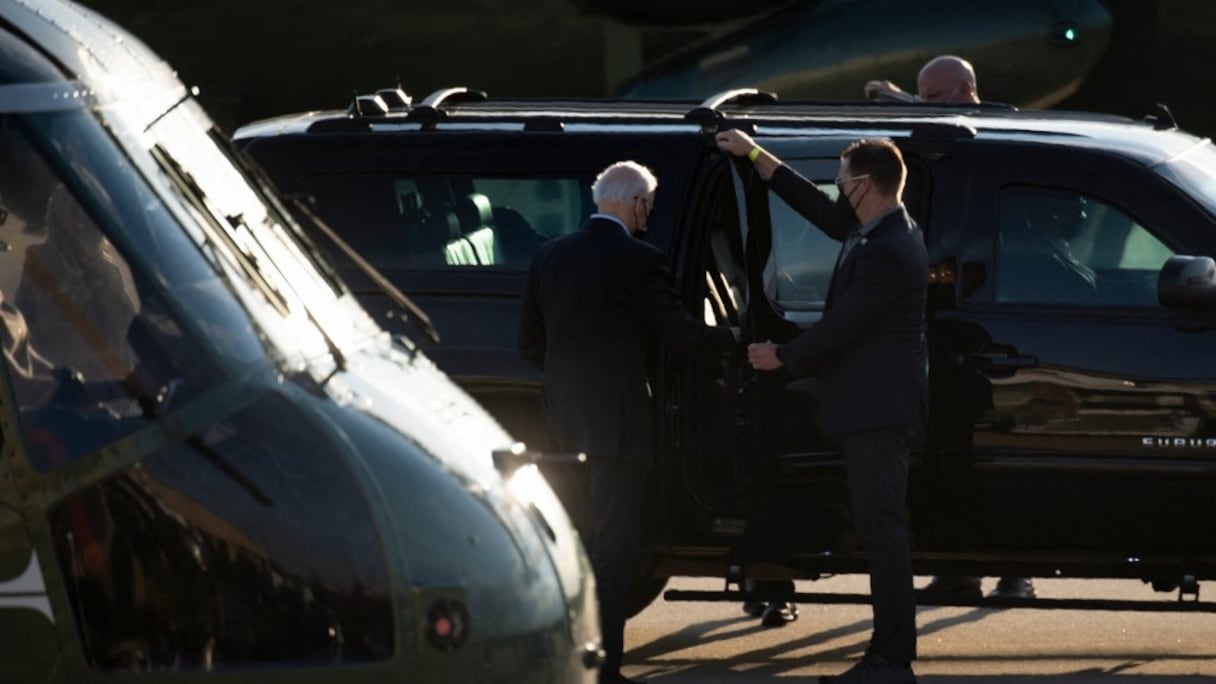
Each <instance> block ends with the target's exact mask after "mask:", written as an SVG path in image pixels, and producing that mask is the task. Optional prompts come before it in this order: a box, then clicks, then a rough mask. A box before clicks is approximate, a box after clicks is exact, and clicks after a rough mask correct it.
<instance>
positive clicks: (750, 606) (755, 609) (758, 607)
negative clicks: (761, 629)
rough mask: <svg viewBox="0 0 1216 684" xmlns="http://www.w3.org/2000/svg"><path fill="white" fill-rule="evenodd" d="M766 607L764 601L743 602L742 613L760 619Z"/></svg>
mask: <svg viewBox="0 0 1216 684" xmlns="http://www.w3.org/2000/svg"><path fill="white" fill-rule="evenodd" d="M767 607H768V604H766V603H765V602H764V601H744V602H743V612H744V613H747V614H748V615H750V616H752V617H760V616H761V615H764V609H765V608H767Z"/></svg>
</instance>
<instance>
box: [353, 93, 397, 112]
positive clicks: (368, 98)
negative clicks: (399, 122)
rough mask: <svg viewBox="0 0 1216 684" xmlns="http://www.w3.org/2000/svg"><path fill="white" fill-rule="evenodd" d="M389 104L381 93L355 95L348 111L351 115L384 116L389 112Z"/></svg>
mask: <svg viewBox="0 0 1216 684" xmlns="http://www.w3.org/2000/svg"><path fill="white" fill-rule="evenodd" d="M388 111H389V109H388V104H387V103H385V101H384V100H383V99H382V98H381V97H380V96H379V95H355V99H353V100H351V102H350V107H348V108H347V109H346V113H347V114H349V115H351V116H356V117H363V116H384V115H385V114H388Z"/></svg>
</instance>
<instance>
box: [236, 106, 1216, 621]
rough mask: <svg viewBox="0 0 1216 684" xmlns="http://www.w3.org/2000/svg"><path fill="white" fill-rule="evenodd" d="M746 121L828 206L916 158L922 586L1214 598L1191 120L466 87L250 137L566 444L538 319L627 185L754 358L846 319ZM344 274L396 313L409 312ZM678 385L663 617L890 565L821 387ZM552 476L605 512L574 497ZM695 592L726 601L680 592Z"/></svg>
mask: <svg viewBox="0 0 1216 684" xmlns="http://www.w3.org/2000/svg"><path fill="white" fill-rule="evenodd" d="M723 127H739V128H744V129H746V130H748V131H750V132H751V133H752V134H753V135H755V136H756V137H757V139H758V141H759V142H760V144H762V145H763V146H764V147H765V148H766V149H769V150H771V151H773V152H774V153H776V154H777V155H778V156H780V157H781V158H782V159H784V160H785V161H786V162H787V163H789V164H790V165H792V166H793V167H794V168H795V169H797V170H798V171H800V172H801V173H803V174H804V175H806V176H807V177H809V178H811V179H814V180H815V181H816V182H817V183H819V184H820V186H821V187H822V188H823V189H824V191H825V192H828V193H829V194H834V193H835V192H836V191H835V188H834V187H833V185H832V178H833V176H834V174H835V172H836V170H837V165H838V155H839V154H840V152H841V151H842V150H843V149H844V147H845V146H846V145H847V144H848V143H849V142H851V141H853V140H856V139H858V138H864V137H872V136H883V137H888V138H891V139H892V140H894V141H895V143H896V144H897V145H898V146H899V147H900V148H901V150H902V151H903V153H904V155H905V158H906V159H907V163H908V167H909V178H908V185H907V189H906V192H905V196H904V199H905V203H906V204H907V206H908V208H909V210H910V212H911V213H912V215H913V216H914V217H915V218H916V219H917V220H918V221H919V222H920V224H921V226H922V227H924V229H925V234H926V237H927V240H928V247H929V254H930V259H931V264H932V268H931V272H930V274H929V279H930V295H929V297H930V301H929V318H930V320H929V331H930V338H929V348H930V357H931V358H930V378H931V393H932V410H931V419H930V426H929V430H928V432H927V434H926V435H925V439H924V443H923V444H922V445H920V447H919V448H918V449H917V450H916V452H915V454H914V458H913V464H912V469H913V470H912V480H911V492H910V495H909V506H910V509H911V524H912V532H913V553H914V564H915V570H916V572H917V573H918V574H934V573H936V574H970V575H1003V574H1005V575H1007V574H1015V575H1031V576H1046V575H1052V576H1056V575H1059V576H1074V577H1130V578H1143V579H1145V580H1147V581H1151V582H1153V584H1154V586H1155V587H1157V588H1158V589H1161V590H1172V589H1174V588H1178V587H1181V589H1182V593H1184V594H1187V595H1188V596H1192V597H1195V596H1197V580H1199V579H1206V578H1214V577H1216V287H1214V285H1213V283H1214V280H1213V279H1214V273H1213V271H1214V268H1213V262H1212V260H1211V257H1212V256H1213V255H1216V147H1213V145H1212V144H1211V143H1210V142H1209V141H1207V140H1201V139H1198V138H1196V137H1194V136H1192V135H1189V134H1187V133H1185V132H1182V131H1179V130H1178V129H1177V127H1176V126H1175V125H1174V122H1173V120H1172V119H1171V118H1170V116H1169V113H1168V110H1167V109H1165V108H1162V109H1161V110H1160V111H1159V112H1158V113H1157V114H1156V115H1154V116H1150V117H1146V119H1145V120H1144V121H1133V120H1129V119H1124V118H1118V117H1111V116H1101V115H1092V114H1079V113H1065V112H1054V111H1017V110H1014V109H1012V108H1009V107H1004V106H988V105H985V106H962V107H958V106H955V107H931V106H927V105H913V106H909V105H876V104H862V103H815V102H793V103H784V102H778V101H777V100H776V98H775V97H773V96H772V95H770V94H766V93H760V92H755V91H732V92H729V93H723V94H721V95H719V96H716V97H714V98H711V99H709V100H707V101H705V102H702V103H694V102H689V103H678V102H643V101H495V100H491V99H488V98H486V97H485V95H484V93H480V92H477V91H469V90H466V89H462V88H453V89H450V90H445V91H442V92H439V93H435V94H433V95H431V96H430V97H428V98H426V99H425V100H423V101H422V102H420V103H416V104H415V103H411V101H410V99H409V98H408V97H406V96H404V94H402V93H401V92H400V91H398V90H389V91H382V93H381V95H379V96H370V97H365V98H358V99H356V101H355V102H354V103H353V104H352V105H351V108H350V109H349V110H348V111H331V112H320V113H310V114H302V115H297V116H287V117H281V118H277V119H273V120H268V121H264V122H259V123H255V124H251V125H249V126H246V127H244V128H242V129H241V130H239V131H238V132H237V134H236V139H237V142H238V145H240V146H241V147H242V148H243V149H244V150H246V151H247V152H248V153H249V154H250V155H251V156H252V157H253V158H254V159H255V160H256V161H257V162H258V163H260V164H261V165H262V166H263V167H264V169H265V170H266V171H267V172H268V173H269V175H270V176H271V177H272V179H273V180H274V182H275V183H276V184H277V185H278V187H279V189H280V190H281V191H283V192H284V193H286V194H289V195H303V196H308V197H309V198H311V201H312V202H313V203H314V207H315V210H316V212H317V213H318V214H319V215H320V217H321V218H322V219H324V221H325V222H327V223H328V224H329V225H330V226H332V227H333V228H334V229H335V230H336V231H337V232H338V233H339V234H341V236H342V237H343V238H345V240H347V241H348V242H349V243H350V244H351V245H352V246H353V247H354V248H355V249H356V250H357V251H358V252H360V253H361V254H362V255H363V256H364V257H366V258H367V259H368V260H369V261H370V262H371V263H372V264H373V265H374V266H375V267H376V268H377V269H379V271H380V272H381V273H382V274H383V275H384V276H386V277H387V278H388V280H389V281H391V282H392V283H393V284H395V285H396V286H397V287H398V288H400V289H401V290H402V291H404V292H406V293H407V294H408V295H409V296H410V297H412V298H413V299H414V300H415V301H416V302H417V303H418V304H419V305H420V306H421V308H422V309H423V310H425V311H426V312H427V313H428V314H429V315H430V316H431V317H432V318H433V320H434V323H435V326H436V327H437V329H438V331H439V333H440V334H441V335H442V341H441V342H440V343H439V344H438V345H435V346H432V347H431V348H430V349H428V351H427V354H428V355H429V356H431V357H432V358H433V359H434V361H435V362H436V363H437V364H438V365H439V366H440V367H441V368H442V369H444V370H445V371H447V372H448V373H449V374H450V375H452V376H453V377H454V378H455V379H456V380H457V381H458V382H460V383H461V384H462V385H463V386H464V387H465V388H466V389H467V390H468V391H469V392H471V393H472V394H473V395H474V396H476V397H477V398H478V399H479V400H480V401H481V402H482V403H483V404H484V405H485V406H486V407H487V408H488V409H489V410H490V412H491V413H493V414H494V415H496V416H497V417H498V419H499V420H500V421H501V422H502V423H503V424H504V426H505V427H507V429H508V430H509V431H510V432H511V433H512V434H514V435H515V436H516V437H517V438H519V439H521V440H523V441H526V442H527V443H528V444H529V445H536V446H537V447H538V448H540V449H544V448H545V446H546V445H545V441H546V440H545V433H544V428H543V419H542V416H541V410H540V399H539V393H540V377H539V376H538V374H537V373H536V372H535V371H534V370H533V369H531V368H530V367H529V366H528V365H527V364H526V363H525V362H524V361H523V359H522V358H521V357H520V356H519V354H518V352H517V350H516V346H515V339H516V318H517V313H518V297H519V295H520V292H521V290H522V285H523V279H524V274H525V271H526V269H527V267H528V264H529V261H530V258H531V255H532V254H533V253H534V251H535V250H536V248H537V246H538V245H539V244H541V243H542V242H544V241H545V240H549V239H551V238H553V237H555V236H558V235H562V234H564V233H568V232H570V231H573V230H576V229H577V228H578V226H579V225H580V222H581V221H582V220H583V218H584V217H586V216H587V215H588V214H589V213H590V212H591V211H592V209H593V207H592V203H591V198H590V192H589V186H590V183H591V181H592V179H593V177H594V175H595V174H596V172H598V171H599V170H600V169H602V168H603V167H605V166H606V165H608V164H609V163H611V162H613V161H617V160H620V159H634V160H637V161H639V162H641V163H644V164H646V165H648V166H650V167H651V168H652V169H654V170H655V172H656V174H657V175H658V178H659V181H660V185H659V190H658V196H657V206H656V208H655V212H654V214H653V217H652V219H651V221H650V230H649V232H648V233H647V235H646V237H645V239H646V240H647V241H649V242H651V243H653V244H655V245H656V246H658V247H660V248H662V249H664V250H665V251H666V253H667V254H668V255H669V258H670V263H671V266H672V271H673V274H674V275H675V277H676V280H677V286H678V288H679V291H680V292H681V293H682V295H683V297H684V301H685V302H686V304H687V306H688V308H689V309H690V310H691V311H694V312H696V313H697V314H702V313H703V315H704V317H705V319H706V321H707V322H709V323H711V324H713V325H724V326H725V325H730V326H741V328H742V329H743V331H744V337H745V341H746V340H766V339H772V340H775V341H781V340H786V339H789V338H790V337H792V336H793V335H795V334H796V333H797V332H798V330H799V329H800V328H804V327H806V326H809V325H811V324H812V323H813V322H814V321H815V320H816V319H817V318H818V317H819V316H820V314H821V311H822V308H823V299H824V293H825V290H826V285H827V282H828V278H829V276H830V273H831V270H832V267H833V264H834V261H835V259H836V256H837V254H838V252H839V245H838V244H836V243H833V242H832V241H831V240H829V239H828V238H826V237H825V236H824V235H823V234H822V233H821V232H820V231H819V230H817V229H816V228H815V227H814V226H812V225H810V224H809V223H808V222H807V221H806V220H805V219H804V218H802V217H801V216H799V215H797V214H796V213H794V212H793V211H792V210H791V209H790V208H789V207H788V206H786V205H785V204H784V203H783V202H782V201H781V200H780V199H778V198H777V197H776V196H775V195H773V194H772V193H770V192H769V191H768V190H767V188H766V187H765V184H764V183H763V182H762V181H761V179H760V178H759V177H758V176H757V174H756V173H755V172H754V171H753V169H752V168H751V166H750V165H749V164H747V163H746V162H740V161H739V160H734V159H731V158H728V157H727V156H725V155H723V154H721V153H720V152H718V151H717V150H716V148H715V147H714V145H713V142H712V140H713V132H714V131H716V130H718V129H720V128H723ZM335 260H336V263H337V264H338V267H339V268H340V269H343V270H345V271H348V273H347V275H348V281H349V282H351V283H353V284H354V285H353V286H354V287H356V288H358V294H360V295H361V296H362V297H363V299H364V301H365V303H366V304H367V306H368V308H369V309H370V310H371V311H372V312H373V314H375V315H378V316H382V317H391V316H393V315H395V309H394V307H393V305H392V304H391V300H390V299H389V298H388V297H386V296H385V295H384V294H383V293H382V292H381V290H380V289H378V288H376V287H374V283H373V280H372V279H371V278H369V277H368V276H367V275H365V274H364V273H363V272H360V271H357V270H355V269H354V268H353V265H352V263H351V260H350V259H349V258H347V257H346V256H344V255H343V254H341V253H339V252H335ZM652 384H653V386H654V391H655V392H656V396H657V397H659V398H660V400H661V401H659V402H657V405H658V411H657V413H656V415H655V417H654V419H655V420H656V421H657V422H658V423H660V424H661V430H660V434H661V440H662V444H661V454H662V455H661V462H660V464H659V467H658V470H657V472H656V477H654V478H653V479H654V482H655V486H654V492H653V497H652V504H653V508H652V510H651V511H649V512H648V515H647V520H648V521H649V529H648V537H649V538H648V540H647V542H646V545H645V558H646V564H645V567H644V568H643V574H644V577H643V578H642V580H640V581H639V583H638V589H639V600H638V605H639V606H640V605H644V602H645V601H647V600H649V598H653V596H655V595H657V593H658V592H659V591H660V590H661V588H662V586H663V583H664V582H665V581H666V578H667V577H670V576H675V575H708V576H721V577H726V578H727V579H728V584H727V586H728V587H729V586H730V585H731V581H732V580H739V579H741V578H743V577H757V578H759V577H798V578H805V577H812V578H813V577H817V576H820V575H821V574H827V573H836V572H860V571H864V570H865V563H864V557H863V556H862V555H861V554H860V553H859V552H858V551H857V548H856V544H855V542H854V540H853V537H852V535H851V530H850V526H849V522H848V515H847V507H846V505H845V496H846V494H845V487H844V484H843V481H842V480H843V468H842V464H841V462H840V458H839V455H838V453H837V452H836V450H835V449H834V448H833V446H832V444H831V443H830V441H829V440H827V439H825V438H824V436H823V435H821V434H820V433H819V432H818V430H817V429H816V426H815V423H814V421H813V420H812V419H811V408H810V404H809V401H810V400H809V394H808V387H807V382H806V381H804V380H794V379H792V378H790V377H788V376H784V375H782V374H781V373H775V374H758V373H755V372H752V371H751V370H750V369H749V367H748V365H747V363H746V359H745V357H744V356H742V355H735V356H733V357H730V358H718V357H713V358H705V357H689V356H678V355H674V354H669V353H666V352H665V351H664V350H662V349H659V350H656V353H655V355H654V362H653V382H652ZM546 472H547V474H548V475H549V476H550V477H551V478H552V479H553V480H554V482H555V485H556V486H557V488H558V489H560V490H564V492H565V496H564V500H565V501H566V502H567V505H568V506H569V507H570V509H571V513H572V515H573V516H574V517H575V518H576V519H577V518H579V517H580V513H581V505H580V502H581V499H582V497H581V496H580V495H579V489H578V485H577V479H578V478H577V477H572V476H571V475H572V474H571V472H568V471H567V472H563V471H562V466H559V465H552V466H547V467H546ZM690 597H691V598H700V599H706V598H715V596H711V595H704V594H698V595H695V596H689V595H685V594H681V595H679V596H675V595H673V594H671V593H669V598H690ZM716 597H717V598H738V594H737V593H732V592H722V593H721V594H719V595H717V596H716ZM806 600H814V598H812V597H806ZM983 601H989V602H990V601H992V600H991V599H984V600H983ZM1114 603H1115V602H1112V603H1111V605H1112V606H1113V605H1114ZM1038 605H1043V602H1042V600H1040V603H1039V604H1038ZM1167 605H1168V604H1167Z"/></svg>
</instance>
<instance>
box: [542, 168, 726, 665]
mask: <svg viewBox="0 0 1216 684" xmlns="http://www.w3.org/2000/svg"><path fill="white" fill-rule="evenodd" d="M657 187H658V180H657V179H656V178H655V176H654V174H653V173H652V172H651V171H650V169H648V168H646V167H645V166H642V165H641V164H638V163H636V162H632V161H624V162H618V163H616V164H613V165H611V166H609V167H608V168H606V169H604V170H603V171H602V172H601V173H600V175H599V176H598V177H597V178H596V179H595V183H594V184H593V185H592V187H591V192H592V198H593V199H594V201H595V205H596V208H597V212H596V213H595V214H593V215H592V216H591V217H590V218H588V219H587V221H586V222H585V223H584V224H583V226H582V227H581V228H580V229H579V230H577V231H575V232H573V233H571V234H569V235H565V236H563V237H561V238H558V239H556V240H553V241H551V242H548V243H546V244H545V245H543V246H542V247H541V248H540V251H538V252H537V254H536V256H535V257H534V258H533V261H532V267H531V269H530V271H529V273H528V280H527V283H526V285H525V290H524V297H523V303H522V311H521V317H520V325H519V349H520V351H521V353H522V354H523V355H524V357H525V358H527V359H528V361H529V362H531V363H532V364H533V365H534V366H536V367H537V368H538V369H540V370H541V371H542V372H543V373H544V380H543V389H544V405H545V420H546V423H547V424H548V427H549V432H550V435H551V437H552V438H553V441H554V444H555V445H556V447H557V448H558V449H560V450H563V451H571V452H576V451H581V452H583V453H585V454H587V468H588V472H589V475H590V503H591V530H590V534H588V535H586V537H587V539H588V542H589V547H590V549H589V550H590V554H591V565H592V567H593V568H594V570H595V579H596V587H597V592H598V594H599V606H600V623H601V632H602V635H603V644H604V651H605V653H606V659H605V662H604V666H603V668H602V669H601V670H600V679H599V680H600V682H601V683H604V682H628V681H629V680H627V679H625V677H624V676H623V675H622V674H621V660H622V656H623V652H624V636H625V619H626V593H627V591H628V588H629V585H630V583H631V582H632V581H633V579H634V574H635V572H636V569H637V551H638V540H639V538H640V536H641V525H642V501H643V493H644V492H645V488H646V478H647V475H648V472H649V470H650V467H651V463H652V461H653V460H654V451H655V434H654V422H653V416H654V406H653V401H654V400H653V397H652V396H651V393H650V384H649V382H648V381H647V373H646V356H647V349H648V347H649V346H650V344H651V342H652V341H653V340H654V339H656V338H657V339H658V340H660V341H661V342H662V343H663V344H665V345H666V346H667V347H668V348H671V349H675V350H692V349H704V350H707V351H709V350H720V351H723V352H725V351H728V350H730V349H731V348H732V347H733V346H734V344H735V335H734V332H733V331H732V330H731V329H729V328H715V327H710V326H706V325H705V324H704V323H702V322H700V321H698V320H697V319H696V318H694V317H693V316H692V315H691V314H690V313H689V312H688V311H687V310H686V309H685V308H684V306H683V304H682V303H681V302H680V298H679V296H678V295H677V293H676V291H675V288H674V286H673V285H672V282H671V277H670V276H669V275H668V272H667V268H666V265H665V260H664V256H663V253H662V252H661V251H659V250H658V249H656V248H655V247H654V246H652V245H649V244H647V243H645V242H642V241H641V240H638V239H635V236H637V235H640V234H642V233H643V232H644V231H645V230H646V227H647V222H648V220H649V218H650V213H651V211H652V210H653V209H654V198H655V190H656V189H657Z"/></svg>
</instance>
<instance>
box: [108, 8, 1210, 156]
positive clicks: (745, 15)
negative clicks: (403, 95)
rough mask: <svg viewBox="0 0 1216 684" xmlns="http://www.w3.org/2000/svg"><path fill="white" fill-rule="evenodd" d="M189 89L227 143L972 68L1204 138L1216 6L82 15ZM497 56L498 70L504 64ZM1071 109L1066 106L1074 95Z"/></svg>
mask: <svg viewBox="0 0 1216 684" xmlns="http://www.w3.org/2000/svg"><path fill="white" fill-rule="evenodd" d="M85 4H87V5H89V6H92V7H95V8H97V9H99V10H101V11H103V12H104V13H106V14H108V15H111V16H113V17H115V18H116V19H118V20H119V21H120V23H122V24H124V25H127V26H129V27H131V28H132V29H133V30H134V31H135V32H136V33H137V35H140V36H143V37H144V38H145V39H146V40H147V41H148V42H149V44H150V45H151V46H152V47H153V48H154V49H156V50H157V51H158V52H160V53H161V54H163V55H165V56H166V57H167V58H169V60H170V61H171V63H173V64H174V65H175V67H176V68H178V69H180V71H181V74H182V77H183V80H185V81H186V82H187V83H190V84H192V85H198V86H199V87H200V88H201V98H202V100H203V102H204V103H205V104H206V105H207V107H208V109H209V111H211V112H212V113H213V115H215V116H216V118H217V119H218V120H219V122H220V123H221V125H222V126H223V127H224V128H225V129H227V130H229V131H231V130H235V129H236V127H237V126H239V125H241V124H244V123H247V122H249V121H251V120H254V119H261V118H265V117H268V116H272V115H275V114H281V113H284V112H289V111H304V110H308V109H316V108H326V107H338V106H345V105H346V104H348V103H349V102H350V99H351V96H352V94H353V93H355V92H359V93H365V92H371V91H372V90H375V89H376V88H381V87H384V85H385V84H386V83H393V82H394V81H399V82H400V83H401V85H402V86H403V87H404V88H405V90H406V91H408V92H409V93H411V94H415V95H418V96H421V95H423V94H426V93H430V92H434V91H435V90H438V89H440V88H445V87H451V86H457V85H462V86H468V87H472V88H478V89H481V90H485V91H486V92H488V93H489V94H490V96H491V97H494V96H528V97H531V96H594V97H600V96H631V97H632V96H646V97H680V98H691V99H693V100H696V101H700V100H701V99H703V98H704V97H707V96H708V95H709V94H711V93H714V92H720V91H721V90H722V89H724V88H726V87H737V85H736V84H739V85H745V86H749V87H759V88H762V89H769V90H773V91H775V92H776V93H777V94H778V95H779V96H781V97H782V98H786V99H789V98H840V97H844V98H859V97H861V90H862V84H863V83H864V82H865V81H866V80H869V79H874V78H881V79H891V80H894V81H895V82H897V83H899V84H901V85H903V86H904V88H906V89H907V88H915V75H916V71H917V70H918V69H919V67H920V65H921V64H922V63H923V62H924V61H925V60H926V59H927V58H929V57H931V56H934V55H936V54H940V53H942V52H957V53H959V54H963V55H964V56H966V57H968V58H969V59H971V60H972V61H973V62H974V63H975V65H976V67H977V69H978V71H979V77H980V94H981V95H982V96H983V97H984V98H985V99H987V100H991V101H997V102H1008V103H1011V104H1014V105H1018V106H1029V105H1033V104H1038V105H1054V106H1056V107H1062V108H1075V109H1088V110H1094V111H1108V112H1111V113H1115V114H1122V115H1126V116H1133V117H1139V116H1141V115H1143V114H1144V112H1148V111H1152V110H1153V106H1154V104H1155V103H1157V102H1164V103H1166V104H1168V105H1169V106H1170V107H1171V108H1172V109H1173V111H1174V114H1175V117H1176V118H1177V119H1178V120H1179V122H1180V123H1181V124H1182V125H1185V126H1186V127H1187V128H1188V130H1194V131H1200V132H1208V131H1213V130H1216V101H1214V100H1212V98H1210V97H1208V95H1207V90H1208V89H1207V88H1206V87H1205V86H1204V84H1206V83H1209V82H1210V78H1208V77H1207V76H1206V74H1204V73H1202V72H1201V68H1202V65H1204V64H1210V63H1211V62H1212V60H1213V58H1216V40H1213V39H1214V38H1216V5H1213V4H1212V3H1199V2H1187V1H1185V0H997V1H995V2H992V1H988V2H977V1H976V0H758V1H756V2H749V3H744V4H740V3H737V2H735V3H731V2H726V1H725V0H703V1H699V2H691V1H689V0H657V1H652V2H644V1H642V0H622V1H616V0H534V1H533V2H528V3H524V4H521V3H517V2H509V1H508V0H446V1H443V2H437V1H434V0H416V1H413V2H409V3H403V2H399V1H396V0H351V1H350V2H345V3H300V2H297V1H296V0H260V1H259V2H256V3H229V4H228V5H227V6H226V7H225V10H224V12H216V11H214V10H213V9H211V8H210V6H207V5H200V4H199V3H193V2H188V1H187V0H159V1H158V2H156V3H147V2H143V1H142V0H86V3H85ZM504 55H509V56H510V58H509V59H504V58H503V56H504ZM1070 93H1071V94H1070Z"/></svg>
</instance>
